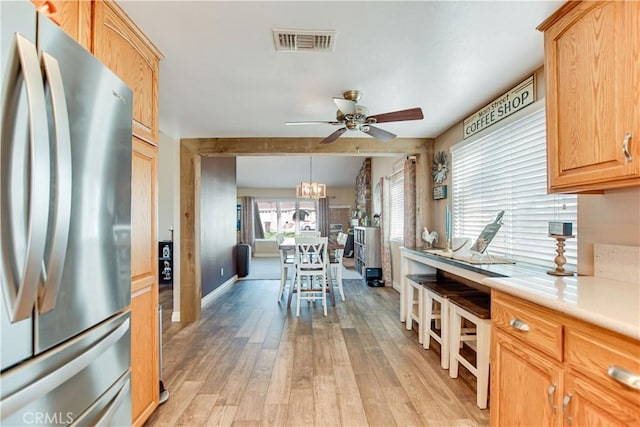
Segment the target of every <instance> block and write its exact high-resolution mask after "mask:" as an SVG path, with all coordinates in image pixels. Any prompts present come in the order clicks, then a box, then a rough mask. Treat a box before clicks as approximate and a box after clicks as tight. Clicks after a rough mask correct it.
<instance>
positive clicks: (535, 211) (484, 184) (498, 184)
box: [451, 109, 577, 269]
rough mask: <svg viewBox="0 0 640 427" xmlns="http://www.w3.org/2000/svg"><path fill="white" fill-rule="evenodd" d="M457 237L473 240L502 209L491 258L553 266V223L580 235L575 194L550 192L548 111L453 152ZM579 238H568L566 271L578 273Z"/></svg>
mask: <svg viewBox="0 0 640 427" xmlns="http://www.w3.org/2000/svg"><path fill="white" fill-rule="evenodd" d="M451 158H452V160H451V163H452V178H451V179H452V187H453V188H452V211H453V214H452V216H453V235H454V236H455V237H468V238H471V239H472V241H474V240H475V239H476V238H477V237H478V235H479V234H480V232H481V231H482V229H483V228H484V226H485V225H486V224H487V223H489V222H491V221H492V220H493V219H494V218H495V216H496V214H497V213H498V212H499V211H501V210H504V211H505V214H504V218H503V226H502V228H501V229H500V231H499V232H498V234H497V235H496V237H495V238H494V240H493V242H492V243H491V244H490V246H489V248H488V251H489V252H490V253H491V254H494V255H499V256H504V257H506V258H510V259H513V260H515V261H517V262H525V263H531V264H536V265H540V266H545V267H550V268H551V267H554V266H555V264H554V262H553V259H554V258H555V256H556V252H555V249H556V240H555V239H552V238H550V237H549V236H548V231H549V221H564V222H572V223H573V230H574V234H576V235H577V198H576V196H575V195H564V194H557V195H553V194H547V179H546V176H547V158H546V131H545V112H544V109H541V110H538V111H536V112H534V113H532V114H529V115H527V116H525V117H523V118H521V119H519V120H516V121H515V122H513V123H511V124H509V125H506V126H505V127H503V128H502V129H499V130H497V131H496V132H494V133H492V134H490V135H488V136H485V137H483V138H480V139H478V140H475V141H473V142H471V143H468V144H458V145H457V146H455V147H453V148H452V150H451ZM576 240H577V239H569V240H567V242H566V243H567V244H566V247H565V251H566V252H565V254H564V255H565V257H566V258H567V264H566V267H570V269H571V267H572V268H573V269H575V266H576V263H577V259H576V256H577V250H576V247H577V244H576Z"/></svg>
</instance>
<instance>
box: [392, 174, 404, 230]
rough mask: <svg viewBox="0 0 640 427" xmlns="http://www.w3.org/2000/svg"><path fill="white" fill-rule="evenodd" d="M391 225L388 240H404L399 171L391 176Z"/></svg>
mask: <svg viewBox="0 0 640 427" xmlns="http://www.w3.org/2000/svg"><path fill="white" fill-rule="evenodd" d="M390 187H391V188H390V193H391V224H390V227H389V238H390V239H391V240H400V241H402V240H403V238H404V171H403V170H400V171H397V172H395V173H394V174H393V175H391V185H390Z"/></svg>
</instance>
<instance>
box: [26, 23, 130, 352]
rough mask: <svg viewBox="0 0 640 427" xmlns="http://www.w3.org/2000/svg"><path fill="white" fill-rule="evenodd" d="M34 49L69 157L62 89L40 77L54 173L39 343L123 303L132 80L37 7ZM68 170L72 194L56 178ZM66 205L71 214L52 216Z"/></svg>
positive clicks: (65, 335) (51, 90) (54, 91)
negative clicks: (44, 70) (126, 79)
mask: <svg viewBox="0 0 640 427" xmlns="http://www.w3.org/2000/svg"><path fill="white" fill-rule="evenodd" d="M38 49H39V50H40V51H41V56H42V57H43V63H45V65H46V62H47V60H49V62H50V63H51V70H52V71H53V74H54V75H55V74H56V73H59V75H60V77H61V81H62V85H61V86H62V91H63V92H64V95H65V102H66V113H67V115H68V133H69V134H70V161H65V160H64V157H65V141H64V138H63V137H62V136H60V135H58V134H57V131H59V128H60V124H59V123H60V121H61V120H64V117H62V118H61V117H60V115H59V114H56V102H55V101H56V99H57V97H58V92H59V91H60V89H59V87H58V85H57V83H56V82H55V79H53V80H51V79H49V78H47V80H46V82H45V93H46V97H47V106H48V108H49V117H50V123H51V126H50V131H49V137H50V139H51V144H50V145H51V153H50V154H51V164H52V172H51V175H52V180H53V181H54V182H55V183H56V184H59V185H54V186H53V187H52V188H55V190H56V191H52V192H51V200H50V206H51V211H50V215H49V224H50V226H49V230H48V231H49V235H48V238H47V246H46V250H45V256H44V266H45V267H44V269H45V270H46V271H45V273H44V274H43V281H42V286H41V290H40V298H39V302H38V310H37V315H36V337H35V338H36V340H35V342H36V344H35V345H36V353H39V352H42V351H45V350H47V349H49V348H52V347H53V346H55V345H57V344H59V343H61V342H64V341H65V340H67V339H69V338H70V337H73V336H75V335H77V334H79V333H81V332H82V331H83V330H85V329H88V328H90V327H92V326H93V325H96V324H98V323H99V322H101V321H102V320H103V319H106V318H108V317H110V316H112V315H113V314H114V313H117V312H119V311H121V310H122V309H123V308H124V307H126V306H127V305H129V303H130V292H131V254H130V234H131V233H130V229H131V133H132V130H131V124H132V107H131V101H132V94H131V90H130V89H129V88H128V87H127V86H126V85H125V84H124V83H123V82H122V81H121V80H120V79H119V78H118V77H117V76H116V75H115V74H113V73H112V72H111V71H110V70H108V69H107V68H106V67H105V66H104V65H103V64H102V63H101V62H100V61H98V60H97V59H96V58H94V57H93V56H92V55H91V54H89V52H87V51H86V50H85V49H84V48H83V47H82V46H80V45H79V44H77V43H76V42H75V41H74V40H73V39H71V38H70V37H69V36H67V35H66V34H65V33H64V32H62V31H61V30H60V29H59V28H58V27H57V26H56V25H54V24H53V23H51V21H50V20H49V19H47V18H46V17H45V16H44V15H41V14H38ZM45 68H46V67H45ZM58 110H60V108H58ZM62 116H64V114H63V115H62ZM58 133H59V132H58ZM63 133H64V132H63ZM68 163H70V165H69V164H68ZM69 166H70V172H69V171H68V170H67V169H65V168H68V167H69ZM67 180H70V185H69V187H70V191H71V194H70V196H69V195H67V194H65V193H64V190H60V188H59V187H65V185H62V183H64V182H67ZM69 203H70V204H69ZM65 209H70V211H65ZM61 212H62V213H61ZM64 215H69V219H68V220H60V221H58V219H59V218H60V216H64ZM61 239H62V240H61ZM61 241H62V242H63V243H64V244H63V245H61V244H60V242H61ZM63 246H64V247H63ZM56 277H59V280H58V279H56Z"/></svg>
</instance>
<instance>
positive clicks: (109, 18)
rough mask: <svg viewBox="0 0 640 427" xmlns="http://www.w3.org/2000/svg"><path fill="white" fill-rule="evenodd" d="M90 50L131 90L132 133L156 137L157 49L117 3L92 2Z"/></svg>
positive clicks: (154, 138) (145, 136) (152, 140)
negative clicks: (91, 40) (92, 26)
mask: <svg viewBox="0 0 640 427" xmlns="http://www.w3.org/2000/svg"><path fill="white" fill-rule="evenodd" d="M93 19H94V39H93V54H94V55H95V56H97V57H98V58H99V59H100V60H101V61H102V62H104V64H105V65H106V66H107V67H109V69H111V71H113V72H114V73H116V74H117V75H118V76H120V78H121V79H122V80H123V81H124V82H125V83H126V84H127V85H128V86H129V87H130V88H131V90H133V133H134V135H136V136H138V137H140V138H142V139H144V140H146V141H149V142H153V143H155V142H157V140H158V107H157V105H158V80H157V79H158V67H159V56H160V54H159V52H157V50H156V49H155V48H154V47H153V45H152V44H151V43H150V42H149V41H148V40H147V39H146V38H145V37H144V35H143V34H142V33H141V32H140V31H139V30H138V28H137V27H136V26H135V24H134V23H133V22H132V21H131V20H130V19H129V17H128V16H127V15H126V14H125V13H124V12H123V11H122V9H120V7H119V6H118V5H117V4H115V3H114V2H111V1H97V2H95V3H94V12H93Z"/></svg>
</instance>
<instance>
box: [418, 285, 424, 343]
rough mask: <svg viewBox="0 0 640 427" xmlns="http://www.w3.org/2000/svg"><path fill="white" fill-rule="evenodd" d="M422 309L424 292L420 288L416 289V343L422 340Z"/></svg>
mask: <svg viewBox="0 0 640 427" xmlns="http://www.w3.org/2000/svg"><path fill="white" fill-rule="evenodd" d="M423 311H424V292H423V290H422V289H418V315H417V316H416V317H417V318H418V320H417V322H418V343H419V344H422V343H423V342H424V322H423V320H422V312H423Z"/></svg>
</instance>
